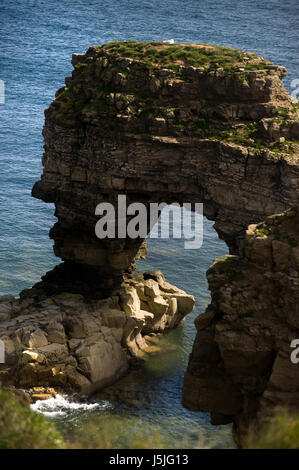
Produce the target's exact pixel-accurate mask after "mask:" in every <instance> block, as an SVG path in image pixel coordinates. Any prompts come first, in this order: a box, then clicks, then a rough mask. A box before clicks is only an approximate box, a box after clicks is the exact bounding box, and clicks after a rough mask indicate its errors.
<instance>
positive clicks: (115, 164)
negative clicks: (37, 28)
mask: <svg viewBox="0 0 299 470" xmlns="http://www.w3.org/2000/svg"><path fill="white" fill-rule="evenodd" d="M167 47H169V50H171V51H172V49H171V48H170V46H165V45H162V44H138V43H129V44H128V45H124V44H122V43H112V44H110V45H106V46H102V47H91V48H89V50H88V51H87V53H86V54H75V55H74V56H73V60H72V63H73V65H74V71H73V74H72V77H71V78H67V79H66V87H64V88H62V89H60V90H59V91H58V92H57V97H56V99H55V100H54V102H53V103H52V104H51V106H50V108H49V109H48V110H47V111H46V120H45V127H44V130H43V135H44V139H45V153H44V157H43V165H44V172H43V175H42V178H41V180H40V181H39V182H38V183H36V185H35V186H34V188H33V196H34V197H37V198H40V199H42V200H44V201H45V202H54V203H55V208H56V212H55V215H56V216H57V218H58V222H57V224H55V226H54V227H53V229H52V230H51V233H50V236H51V238H53V239H54V251H55V253H56V255H57V256H59V257H61V258H62V259H63V260H65V261H67V262H68V263H66V266H71V267H70V268H68V269H71V270H73V269H75V271H76V272H78V273H79V274H78V275H80V273H81V275H82V272H83V273H84V272H85V270H86V269H87V270H92V271H93V275H92V277H94V276H96V277H97V278H98V279H99V280H100V285H101V287H102V288H103V289H105V290H109V289H110V288H111V287H112V286H114V285H115V284H117V282H118V280H119V278H120V276H121V275H122V274H123V273H125V272H127V271H132V270H133V267H134V260H136V259H138V258H139V257H141V256H144V255H145V245H144V241H143V240H142V239H137V240H130V239H121V240H118V239H116V240H106V241H100V240H99V239H97V238H96V236H95V233H94V227H95V224H96V221H97V217H96V216H95V207H96V206H97V204H98V203H99V202H101V201H110V202H112V203H116V199H117V196H118V194H126V195H127V197H128V201H129V202H133V201H134V202H135V201H137V202H143V203H145V204H149V203H150V202H166V203H171V202H179V203H180V204H182V203H183V202H202V203H203V204H204V215H205V216H206V217H207V218H208V219H210V220H215V228H216V230H217V232H218V234H219V236H220V238H222V239H224V240H225V241H226V242H227V244H228V246H229V249H230V253H231V254H234V255H239V257H238V256H236V257H233V258H228V259H224V260H222V261H221V262H220V264H221V263H222V264H221V266H220V271H219V272H218V267H219V264H217V263H216V265H215V266H216V267H214V268H212V271H210V273H209V272H208V274H209V275H210V278H211V279H212V280H211V283H210V288H211V290H212V309H211V311H208V312H207V313H206V314H205V316H203V317H202V318H201V320H200V321H198V322H197V323H198V325H197V326H198V329H199V331H201V330H203V333H199V335H198V338H199V339H198V341H199V343H198V342H196V343H195V345H194V350H193V353H192V356H191V361H190V364H189V369H188V374H187V379H186V382H185V391H184V403H185V404H186V406H190V407H193V408H194V407H195V408H200V409H204V410H205V411H211V412H212V413H213V419H214V422H229V421H234V423H235V425H236V427H237V429H238V430H239V431H240V429H241V428H242V429H243V431H244V429H245V428H246V426H247V425H248V420H250V419H251V418H252V416H256V414H257V410H258V406H259V400H258V399H257V397H258V396H259V395H261V393H262V391H263V390H265V389H266V388H267V383H268V382H267V381H268V379H269V377H270V376H271V377H272V378H273V377H274V378H273V383H274V386H275V383H276V384H277V380H276V382H275V377H276V375H277V374H280V373H281V363H282V362H281V355H283V358H284V359H285V354H286V345H287V334H286V335H285V336H284V338H283V344H284V346H283V348H280V346H277V345H276V346H274V344H276V342H277V341H278V339H277V336H278V333H277V331H278V330H277V329H275V328H274V329H273V331H272V330H271V328H270V327H269V325H268V326H267V327H269V328H270V330H271V334H270V336H271V341H272V343H271V347H269V348H268V346H267V344H266V343H267V341H266V340H264V339H263V338H264V337H263V334H262V333H261V331H262V330H263V326H262V321H261V320H260V319H259V316H258V315H257V318H256V317H255V313H256V312H258V311H259V310H258V309H260V310H261V311H263V312H264V315H266V317H267V321H269V322H270V324H271V322H272V320H273V319H272V317H271V318H270V317H269V309H270V310H271V302H270V304H269V303H267V302H266V304H265V305H264V304H263V302H262V303H261V305H259V306H258V305H257V304H254V305H255V306H254V307H253V308H256V309H257V310H256V311H255V313H254V315H253V317H254V321H255V323H256V325H255V326H256V328H257V330H258V333H257V337H258V338H259V341H260V343H259V344H262V345H264V346H265V344H266V347H265V351H264V350H263V351H262V353H261V355H260V356H259V354H258V351H257V350H255V349H254V348H253V349H254V350H253V351H251V350H250V351H249V352H248V351H247V352H248V357H249V359H248V360H249V361H250V360H252V361H253V363H255V361H257V360H258V358H259V357H260V358H261V360H262V361H264V365H265V367H264V368H263V367H262V368H261V369H257V372H256V374H255V375H254V380H253V379H252V378H250V377H249V378H248V377H247V375H246V372H245V371H246V367H247V366H246V361H243V363H242V361H241V362H240V363H239V365H238V367H239V368H238V367H237V372H234V373H233V376H234V374H235V375H236V376H237V377H238V376H239V375H240V374H241V375H242V373H244V374H245V375H246V377H247V378H248V381H249V382H250V380H251V379H252V380H253V381H252V383H251V382H250V383H251V386H252V391H253V395H251V399H250V400H249V401H248V390H247V389H246V386H243V385H244V384H243V385H242V386H243V388H242V386H241V385H240V384H238V385H236V383H235V382H234V379H235V377H233V379H232V377H231V375H230V373H229V371H228V372H227V371H226V370H225V357H222V356H221V347H222V348H223V351H225V353H223V354H224V355H225V354H227V358H229V359H228V361H229V360H230V358H231V356H230V354H231V351H229V348H226V346H227V344H224V345H223V342H222V345H221V341H219V338H218V336H217V325H218V322H219V319H220V320H221V319H222V316H223V312H225V307H224V306H225V305H226V304H225V299H226V297H225V295H224V294H223V295H224V297H223V298H222V297H221V295H222V294H221V295H220V294H219V295H218V290H219V292H222V291H221V288H222V287H223V288H224V287H226V288H228V289H230V286H231V284H233V283H234V281H236V282H238V280H239V274H240V272H241V273H243V274H244V273H245V274H244V275H247V274H248V272H247V271H246V269H247V268H248V269H249V271H250V270H251V271H250V272H255V271H254V270H255V269H256V268H255V267H254V268H253V267H252V266H256V265H258V268H257V271H258V272H257V273H255V274H256V279H259V280H260V281H259V282H263V279H264V277H263V276H264V270H265V269H266V270H268V271H269V272H270V274H269V276H270V277H269V276H268V277H269V279H272V281H273V282H272V281H271V282H272V284H271V283H270V284H271V286H272V287H273V286H276V284H275V282H276V281H275V279H276V277H277V274H276V273H277V269H278V268H277V260H278V258H279V255H278V251H279V250H280V249H282V250H284V252H285V253H286V252H287V253H288V254H287V256H288V260H289V261H288V263H290V264H286V265H285V266H284V268H283V269H284V271H285V276H286V277H285V279H286V282H291V281H290V279H289V276H291V278H292V272H293V271H292V272H291V274H289V271H288V270H289V269H291V270H294V271H295V272H297V271H296V270H298V266H297V265H296V262H297V261H296V260H297V258H296V256H298V255H297V254H296V253H297V252H296V247H295V246H294V247H292V246H291V248H290V249H289V247H288V246H287V245H288V241H287V240H288V239H287V237H286V235H285V231H284V230H282V234H283V236H282V240H283V241H282V242H281V243H282V245H284V246H282V245H277V243H276V244H275V242H276V241H277V240H275V236H276V235H275V233H277V232H275V230H276V229H273V233H272V228H271V227H272V225H271V224H272V222H271V219H268V222H267V223H268V225H265V227H264V226H263V227H262V232H263V230H266V232H265V233H264V232H263V233H262V234H260V233H259V232H260V229H258V228H254V229H251V230H252V233H253V234H254V237H253V238H254V240H253V242H252V241H248V240H247V241H245V242H244V243H245V245H244V243H243V242H242V240H243V239H244V237H245V230H246V228H247V226H248V225H249V224H253V223H257V222H260V221H261V220H263V219H264V218H266V217H267V216H270V215H271V214H273V213H280V212H282V211H284V210H286V209H289V208H290V207H293V206H295V205H296V204H298V183H299V171H298V142H297V141H296V140H295V139H298V135H299V124H298V108H297V106H295V105H293V104H292V102H291V99H290V96H289V95H288V94H287V92H286V91H285V89H284V88H283V85H282V82H281V79H282V78H283V77H284V76H285V73H286V71H285V69H284V67H279V66H276V65H273V64H272V63H270V62H268V61H266V60H264V59H262V58H260V57H258V56H256V55H254V54H246V53H243V52H240V51H235V52H234V53H232V52H231V50H229V49H227V50H226V49H222V48H219V50H220V51H221V54H220V53H219V54H218V52H219V51H218V49H217V47H216V46H212V47H211V46H208V47H205V46H202V45H200V46H199V45H198V46H194V48H195V49H199V50H200V51H201V54H200V55H199V56H198V58H197V59H196V60H197V61H196V60H195V61H193V62H191V63H190V61H189V62H188V60H189V59H188V57H189V56H188V53H189V52H188V47H189V49H190V47H191V49H192V46H186V45H178V46H175V47H180V48H182V49H183V51H185V55H184V54H183V55H182V56H181V57H183V58H180V59H179V60H178V61H177V62H176V61H174V62H173V61H168V60H167V52H166V55H163V56H162V55H159V54H160V52H159V51H161V50H165V48H167ZM186 47H187V49H185V48H186ZM211 49H212V50H213V53H215V54H218V55H217V61H215V60H212V58H211V57H210V52H209V51H210V50H211ZM152 50H155V51H156V52H155V53H152V55H149V54H150V52H149V51H152ZM132 51H133V52H134V53H133V52H132ZM149 57H150V59H149ZM165 57H166V58H165ZM223 57H224V58H225V60H224V59H223ZM228 58H230V60H231V63H229V64H228V61H227V59H228ZM286 217H287V218H288V217H289V216H288V215H287V216H286ZM291 219H292V220H294V224H293V225H292V226H291V227H292V228H291V229H290V230H291V232H292V233H293V230H294V227H296V226H297V225H296V224H297V212H296V211H295V212H294V213H293V212H292V213H291ZM269 220H270V222H269ZM275 220H276V219H275ZM269 224H270V225H269ZM275 224H276V222H275V223H274V225H275ZM286 226H288V222H287V223H286ZM269 227H270V228H269ZM249 232H250V231H249ZM252 233H251V232H250V233H248V234H247V238H248V237H249V238H250V237H251V238H252ZM264 237H265V239H267V240H266V241H262V242H260V241H259V239H260V238H264ZM269 237H270V238H269ZM256 240H257V241H256ZM251 243H253V246H254V248H252V249H251V248H250V246H251V245H250V244H251ZM263 243H264V244H265V246H266V252H264V245H263ZM273 243H274V245H273ZM244 246H245V248H244ZM248 246H249V248H248ZM273 246H274V248H273ZM261 247H262V250H261V251H260V249H261ZM271 247H272V248H271ZM243 249H244V250H245V252H243V251H242V250H243ZM246 250H247V251H246ZM248 250H249V251H248ZM254 250H256V251H254ZM271 250H272V251H271ZM275 250H276V251H275ZM291 250H293V251H291ZM294 250H295V251H294ZM244 253H245V254H244ZM271 253H272V254H271ZM268 255H269V256H268ZM270 255H271V256H270ZM239 263H241V267H240V266H239ZM247 263H248V266H249V267H248V266H247ZM235 265H236V266H237V269H235ZM217 266H218V267H217ZM215 269H216V271H215ZM222 269H224V271H221V270H222ZM236 272H237V275H236V278H235V277H234V276H235V273H236ZM246 273H247V274H246ZM273 273H274V274H273ZM243 274H242V275H243ZM272 274H273V276H272ZM231 276H233V277H231ZM248 276H249V277H250V274H248ZM271 276H272V277H271ZM270 284H269V285H270ZM279 286H280V284H279ZM236 287H238V286H236ZM272 287H271V289H272ZM238 288H239V291H240V292H241V293H242V291H244V292H246V286H241V287H240V286H239V287H238ZM279 289H282V287H281V286H280V287H279ZM239 291H238V292H239ZM250 292H251V291H250ZM282 292H283V296H284V297H283V298H284V299H286V302H285V303H286V305H289V301H288V300H287V297H288V296H289V295H290V292H292V290H288V289H285V290H283V289H282ZM234 295H235V294H234ZM250 295H251V294H250ZM253 295H255V294H253ZM296 295H297V294H296ZM236 299H238V296H237V297H236ZM236 299H235V300H236ZM243 300H244V299H243ZM230 302H232V305H233V300H232V299H230ZM238 302H240V303H239V304H238V305H240V306H241V307H242V305H243V304H242V302H243V301H242V300H238ZM222 303H223V305H224V306H223V305H222ZM238 305H235V307H234V308H235V312H236V311H237V310H238ZM242 308H243V307H242ZM284 308H285V307H282V308H281V311H282V312H283V311H284ZM245 313H246V314H247V313H248V312H247V311H246V312H245ZM224 314H226V315H228V316H229V315H233V314H232V312H231V311H230V308H229V307H228V310H227V312H226V313H224ZM247 317H249V315H247ZM268 317H269V318H268ZM239 320H240V319H239ZM221 321H222V320H221ZM225 321H227V320H225ZM234 321H235V320H234ZM240 321H241V323H242V325H243V326H244V325H245V323H246V321H247V320H246V321H245V320H244V319H243V320H240ZM244 322H245V323H244ZM288 322H289V323H288ZM282 324H283V326H282V327H281V328H280V331H287V329H288V328H291V331H292V332H293V334H296V328H297V324H296V325H295V324H294V320H293V319H291V320H283V321H282ZM234 325H235V323H234V322H232V329H233V334H235V333H236V331H235V330H234V328H235V326H234ZM243 326H242V328H243ZM247 326H248V325H247ZM247 326H246V328H247ZM220 327H221V325H220V326H219V328H220ZM244 328H245V327H244ZM283 328H286V330H285V329H283ZM206 329H208V331H206ZM224 330H225V328H224ZM225 334H227V338H229V334H228V333H227V331H226V330H225V331H224V333H223V338H225ZM236 334H237V333H236ZM205 338H206V341H205ZM280 339H281V338H280ZM239 340H240V341H239V342H238V345H239V346H240V348H241V350H242V344H243V343H242V338H241V337H239ZM224 343H225V341H224ZM244 344H245V343H244ZM250 347H251V346H250ZM249 349H250V348H249ZM236 351H238V348H236ZM243 352H244V351H243ZM232 354H233V353H232ZM244 354H245V353H244ZM263 354H264V355H263ZM245 355H246V354H245ZM239 357H241V356H240V355H239ZM214 360H215V363H214V362H213V361H214ZM201 361H207V367H208V370H210V371H212V372H211V374H210V375H209V374H208V375H209V377H210V380H209V379H207V378H203V379H202V380H201V378H198V377H197V376H198V374H202V371H199V369H200V367H199V366H200V365H202V362H201ZM209 361H212V363H211V364H210V363H209ZM217 361H218V362H217ZM221 361H222V362H221ZM279 361H280V362H279ZM218 363H219V364H220V363H221V364H222V366H219V367H218V365H217V364H218ZM223 364H224V366H223ZM209 367H210V369H209ZM284 367H285V366H284ZM272 368H273V374H274V375H271V374H272ZM213 374H214V375H213ZM275 374H276V375H275ZM292 374H293V369H292ZM220 375H221V379H219V377H220ZM295 377H297V375H296V373H295ZM197 378H198V380H197ZM218 379H219V380H218ZM213 380H214V381H213ZM217 380H218V381H217ZM236 380H237V379H236ZM246 380H247V379H246ZM245 382H246V381H245ZM249 382H248V383H249ZM282 382H284V380H282ZM269 383H270V382H269ZM280 383H281V381H280ZM213 384H214V385H215V384H216V385H215V386H216V387H218V388H217V393H216V395H215V396H216V401H217V400H220V402H221V400H222V402H223V406H222V405H221V406H218V408H217V406H216V405H215V403H212V401H208V400H207V401H205V397H206V395H205V392H202V390H206V392H211V393H212V390H210V389H211V388H213V386H214V385H213ZM247 385H248V384H247ZM249 385H250V384H249ZM197 386H198V387H200V390H199V391H198V392H197V391H196V387H197ZM192 387H193V389H194V393H195V398H194V396H193V397H192V394H190V390H191V389H192ZM244 387H245V388H244ZM249 388H250V387H249ZM244 390H245V391H244ZM271 393H272V392H271V383H270V391H269V393H268V398H269V396H270V399H269V400H270V401H271V396H272V395H271ZM286 393H289V391H288V390H286ZM291 393H293V392H291ZM269 394H270V395H269ZM252 396H253V397H254V398H252ZM292 396H293V398H294V395H292ZM269 400H268V401H269ZM277 400H278V399H276V398H274V404H275V403H278V401H279V400H278V401H277ZM296 400H297V399H296V397H295V398H294V400H293V401H294V403H295V404H296V403H297V404H298V400H297V401H296ZM220 402H219V401H218V402H217V403H220ZM246 403H247V404H248V403H249V404H250V409H249V413H247V414H246V413H245V414H244V410H245V408H246V406H247V405H246ZM296 406H297V405H296ZM247 411H248V410H247ZM245 415H246V416H245ZM244 423H245V425H244Z"/></svg>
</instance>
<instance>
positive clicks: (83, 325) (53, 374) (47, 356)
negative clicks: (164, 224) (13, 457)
mask: <svg viewBox="0 0 299 470" xmlns="http://www.w3.org/2000/svg"><path fill="white" fill-rule="evenodd" d="M55 270H56V271H57V268H56V269H55ZM55 270H54V275H55ZM60 271H66V272H67V268H65V266H63V265H62V266H61V267H60ZM52 275H53V272H50V273H48V274H47V275H46V276H45V277H44V280H43V281H41V282H40V283H38V284H36V285H35V286H33V288H32V289H28V290H26V291H23V292H21V294H20V298H14V297H13V296H2V297H0V338H1V339H2V341H4V344H5V353H6V357H5V365H4V366H0V380H1V382H2V383H3V384H4V385H14V386H17V387H19V388H25V389H28V388H32V387H38V386H42V387H45V386H46V387H56V388H58V389H62V390H64V391H67V392H78V393H80V394H82V393H83V394H90V393H92V392H93V391H95V390H97V389H99V388H101V387H103V386H105V385H108V384H111V383H113V382H114V381H116V380H117V379H118V378H119V377H121V376H122V375H123V374H124V373H125V372H126V371H127V370H128V367H129V364H130V362H131V361H132V360H133V359H134V358H138V357H141V356H142V353H143V352H144V351H146V349H147V341H146V340H147V337H148V335H154V334H159V333H163V332H166V331H167V330H169V329H170V328H174V327H175V326H177V325H178V324H180V323H182V321H183V320H184V317H185V315H186V314H187V313H189V312H190V311H191V310H192V309H193V307H194V298H193V296H191V295H188V294H186V293H185V292H184V291H182V290H180V289H178V288H177V287H175V286H173V285H171V284H169V283H168V282H166V280H165V278H164V276H163V275H162V273H161V272H160V271H155V272H152V273H145V274H144V275H143V274H141V273H138V272H136V271H135V272H134V274H133V275H131V276H129V275H128V276H124V279H123V282H122V283H121V286H120V288H119V289H117V290H115V292H112V293H111V296H110V297H108V298H104V299H98V298H92V297H88V298H87V297H84V296H83V295H81V294H74V293H70V292H59V293H56V294H50V295H49V290H50V291H51V288H52V286H51V281H49V279H51V277H52ZM60 276H62V273H61V272H60Z"/></svg>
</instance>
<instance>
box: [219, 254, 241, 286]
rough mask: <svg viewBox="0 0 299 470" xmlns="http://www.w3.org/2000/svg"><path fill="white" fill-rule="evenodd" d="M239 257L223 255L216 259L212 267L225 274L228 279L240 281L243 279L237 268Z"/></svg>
mask: <svg viewBox="0 0 299 470" xmlns="http://www.w3.org/2000/svg"><path fill="white" fill-rule="evenodd" d="M239 267H240V266H239V258H238V256H234V255H225V256H222V258H219V259H217V260H216V262H215V265H214V268H215V269H216V270H217V271H218V272H219V273H220V274H226V275H227V276H228V281H229V282H233V281H241V280H242V279H244V275H243V273H242V272H240V271H239V270H238V268H239Z"/></svg>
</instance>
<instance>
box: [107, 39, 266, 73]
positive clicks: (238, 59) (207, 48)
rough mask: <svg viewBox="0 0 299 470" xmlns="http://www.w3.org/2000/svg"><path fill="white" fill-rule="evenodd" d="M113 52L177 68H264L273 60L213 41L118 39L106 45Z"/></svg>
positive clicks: (230, 69)
mask: <svg viewBox="0 0 299 470" xmlns="http://www.w3.org/2000/svg"><path fill="white" fill-rule="evenodd" d="M103 49H104V50H105V51H107V52H109V53H112V54H115V55H119V56H123V57H131V58H134V59H138V60H142V61H143V62H145V63H148V64H159V65H164V66H165V67H168V68H176V67H177V66H180V65H191V66H193V67H203V68H205V69H206V68H208V69H217V68H220V67H221V68H224V69H225V70H229V71H234V70H236V69H237V68H238V67H239V66H241V65H242V66H243V67H244V68H245V70H257V69H263V68H264V66H265V65H266V64H269V63H270V62H268V61H265V60H263V59H262V58H261V57H259V56H258V55H256V54H253V53H246V52H244V51H241V50H239V49H232V48H230V47H224V46H218V45H213V44H187V43H181V44H173V45H170V44H165V43H163V42H137V41H114V42H110V43H108V44H105V45H104V46H103Z"/></svg>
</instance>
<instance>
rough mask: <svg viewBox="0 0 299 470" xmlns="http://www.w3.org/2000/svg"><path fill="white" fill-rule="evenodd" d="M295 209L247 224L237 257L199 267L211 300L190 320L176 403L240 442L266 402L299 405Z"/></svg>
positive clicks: (298, 229) (298, 228)
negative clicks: (192, 328) (222, 426)
mask: <svg viewBox="0 0 299 470" xmlns="http://www.w3.org/2000/svg"><path fill="white" fill-rule="evenodd" d="M298 234H299V211H298V209H296V208H295V209H290V210H288V211H286V212H284V213H282V214H279V215H273V216H270V217H268V218H267V219H266V221H265V222H264V223H259V224H257V225H250V226H249V228H248V230H247V231H246V237H245V239H244V240H243V241H242V242H241V246H240V255H239V256H225V257H224V258H221V259H217V260H215V262H214V263H213V265H212V266H211V267H210V268H209V270H208V272H207V278H208V281H209V288H210V290H211V295H212V301H211V304H210V306H209V307H208V309H207V311H206V312H205V313H204V314H202V315H200V316H199V317H198V318H197V320H196V328H197V336H196V339H195V343H194V347H193V351H192V354H191V356H190V361H189V366H188V371H187V373H186V375H185V383H184V392H183V402H184V405H185V406H187V407H188V408H191V409H200V410H202V411H209V412H210V413H211V417H212V422H214V423H227V422H230V421H233V422H234V425H235V432H236V437H237V439H238V441H239V442H241V443H242V441H243V439H244V437H245V435H246V431H247V430H248V426H249V425H250V424H252V422H253V421H254V420H255V419H256V417H258V418H260V417H261V416H265V415H266V414H267V413H269V412H270V413H271V412H272V411H273V408H274V407H289V408H290V409H291V410H293V411H294V410H295V411H296V412H298V410H299V366H298V364H294V363H293V362H292V361H291V357H290V356H291V353H292V351H293V348H291V341H292V340H293V339H297V338H299V276H298V271H299V236H298Z"/></svg>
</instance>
